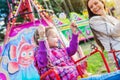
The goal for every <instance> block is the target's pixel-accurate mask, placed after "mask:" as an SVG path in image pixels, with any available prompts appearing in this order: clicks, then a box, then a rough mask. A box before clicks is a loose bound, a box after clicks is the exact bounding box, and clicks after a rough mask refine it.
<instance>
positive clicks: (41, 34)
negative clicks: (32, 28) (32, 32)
mask: <svg viewBox="0 0 120 80" xmlns="http://www.w3.org/2000/svg"><path fill="white" fill-rule="evenodd" d="M37 30H38V34H39V39H43V38H44V37H45V27H44V26H39V27H38V29H37Z"/></svg>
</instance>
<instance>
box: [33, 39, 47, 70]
mask: <svg viewBox="0 0 120 80" xmlns="http://www.w3.org/2000/svg"><path fill="white" fill-rule="evenodd" d="M45 44H46V42H45V41H39V46H38V48H37V50H36V52H35V63H36V66H38V68H41V67H45V66H46V65H47V61H48V59H47V48H46V45H45Z"/></svg>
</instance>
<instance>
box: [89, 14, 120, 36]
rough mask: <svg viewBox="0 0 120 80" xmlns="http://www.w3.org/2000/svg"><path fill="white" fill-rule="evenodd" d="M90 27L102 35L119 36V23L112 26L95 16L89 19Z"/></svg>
mask: <svg viewBox="0 0 120 80" xmlns="http://www.w3.org/2000/svg"><path fill="white" fill-rule="evenodd" d="M90 26H91V27H92V28H93V29H94V30H95V31H98V32H100V33H101V34H104V35H110V36H120V22H119V23H117V25H113V24H112V23H111V22H109V21H106V20H104V19H103V17H101V16H96V17H93V18H92V19H90Z"/></svg>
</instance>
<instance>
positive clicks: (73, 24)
mask: <svg viewBox="0 0 120 80" xmlns="http://www.w3.org/2000/svg"><path fill="white" fill-rule="evenodd" d="M70 28H71V30H72V33H73V34H77V24H76V23H75V22H72V23H71V25H70Z"/></svg>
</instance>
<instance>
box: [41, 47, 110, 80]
mask: <svg viewBox="0 0 120 80" xmlns="http://www.w3.org/2000/svg"><path fill="white" fill-rule="evenodd" d="M96 53H100V55H101V57H102V59H103V62H104V65H105V67H106V70H107V72H108V73H110V68H109V66H108V63H107V61H106V58H105V57H104V54H103V52H102V51H100V50H99V49H98V48H95V49H94V50H93V51H92V52H91V53H90V54H89V55H85V56H84V57H82V58H80V59H79V60H77V61H75V62H74V63H75V64H76V65H77V66H76V68H77V70H78V73H79V76H78V78H84V77H86V76H83V75H82V74H81V67H80V65H79V64H78V63H79V62H81V61H83V60H85V59H86V58H88V57H90V56H92V55H93V54H96ZM52 72H54V74H55V77H56V79H57V80H60V76H59V75H58V74H57V72H56V71H55V70H54V69H50V70H48V71H47V72H45V73H44V74H42V75H41V80H43V79H44V78H45V77H46V76H47V75H50V74H51V73H52Z"/></svg>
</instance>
